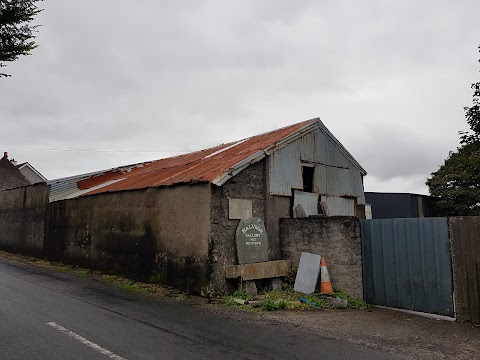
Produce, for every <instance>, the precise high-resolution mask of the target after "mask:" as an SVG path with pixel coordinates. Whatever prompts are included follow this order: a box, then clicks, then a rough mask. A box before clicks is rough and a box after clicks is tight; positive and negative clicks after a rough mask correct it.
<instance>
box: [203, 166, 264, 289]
mask: <svg viewBox="0 0 480 360" xmlns="http://www.w3.org/2000/svg"><path fill="white" fill-rule="evenodd" d="M265 164H266V163H265V161H261V162H258V163H256V164H254V165H251V166H249V167H248V168H247V169H245V170H243V171H242V172H241V173H239V174H238V175H236V176H235V177H233V178H232V179H230V180H229V181H227V182H226V183H225V184H223V186H221V187H218V186H214V185H212V209H211V221H212V224H211V234H210V236H211V252H210V254H211V261H212V265H213V272H212V286H213V289H214V290H215V291H224V290H227V289H233V288H235V286H236V283H235V281H231V280H230V282H227V279H225V266H226V265H235V264H237V253H236V247H235V231H236V229H237V226H238V224H239V222H240V220H230V219H229V214H228V199H229V198H234V199H248V200H252V216H258V217H261V218H262V219H265ZM267 234H268V230H267ZM269 241H270V239H269ZM269 252H270V249H269Z"/></svg>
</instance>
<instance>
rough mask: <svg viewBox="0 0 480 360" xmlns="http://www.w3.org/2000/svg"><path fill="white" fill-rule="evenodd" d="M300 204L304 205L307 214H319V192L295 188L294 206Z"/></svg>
mask: <svg viewBox="0 0 480 360" xmlns="http://www.w3.org/2000/svg"><path fill="white" fill-rule="evenodd" d="M298 204H300V205H302V207H303V210H305V214H306V215H307V216H310V215H318V194H314V193H308V192H304V191H300V190H295V191H294V192H293V207H295V206H297V205H298Z"/></svg>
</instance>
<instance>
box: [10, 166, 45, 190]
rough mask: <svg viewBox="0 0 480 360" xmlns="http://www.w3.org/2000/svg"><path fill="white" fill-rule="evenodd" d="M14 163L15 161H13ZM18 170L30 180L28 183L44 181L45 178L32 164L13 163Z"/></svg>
mask: <svg viewBox="0 0 480 360" xmlns="http://www.w3.org/2000/svg"><path fill="white" fill-rule="evenodd" d="M14 164H15V163H14ZM15 166H16V167H17V169H18V170H20V172H21V173H22V174H23V176H25V177H26V178H27V180H28V181H30V184H32V185H33V184H38V183H41V182H46V181H47V179H46V178H45V177H44V176H43V175H42V174H40V173H39V172H38V171H37V170H36V169H35V168H34V167H33V166H32V165H30V164H29V163H28V162H25V163H22V164H18V165H17V164H15Z"/></svg>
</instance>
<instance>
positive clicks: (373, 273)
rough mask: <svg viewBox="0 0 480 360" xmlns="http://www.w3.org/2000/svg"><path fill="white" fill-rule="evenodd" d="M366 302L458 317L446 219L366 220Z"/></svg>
mask: <svg viewBox="0 0 480 360" xmlns="http://www.w3.org/2000/svg"><path fill="white" fill-rule="evenodd" d="M361 225H362V242H363V256H364V282H365V299H366V300H367V302H369V303H371V304H377V305H384V306H389V307H396V308H403V309H408V310H414V311H421V312H428V313H435V314H441V315H448V316H453V299H452V273H451V261H450V249H449V242H448V228H447V221H446V219H445V218H423V219H373V220H362V223H361Z"/></svg>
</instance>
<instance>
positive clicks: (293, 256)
mask: <svg viewBox="0 0 480 360" xmlns="http://www.w3.org/2000/svg"><path fill="white" fill-rule="evenodd" d="M280 241H281V245H282V252H283V258H284V259H288V260H291V261H292V265H294V266H298V263H299V261H300V255H301V253H302V251H304V252H309V253H313V254H318V255H323V256H325V259H326V261H327V266H328V272H329V275H330V279H331V281H332V284H333V286H334V287H335V288H337V289H339V290H343V291H346V292H347V293H349V294H350V295H351V296H353V297H356V298H363V280H362V244H361V237H360V222H359V220H358V218H356V217H350V216H333V217H309V218H299V219H281V220H280Z"/></svg>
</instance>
